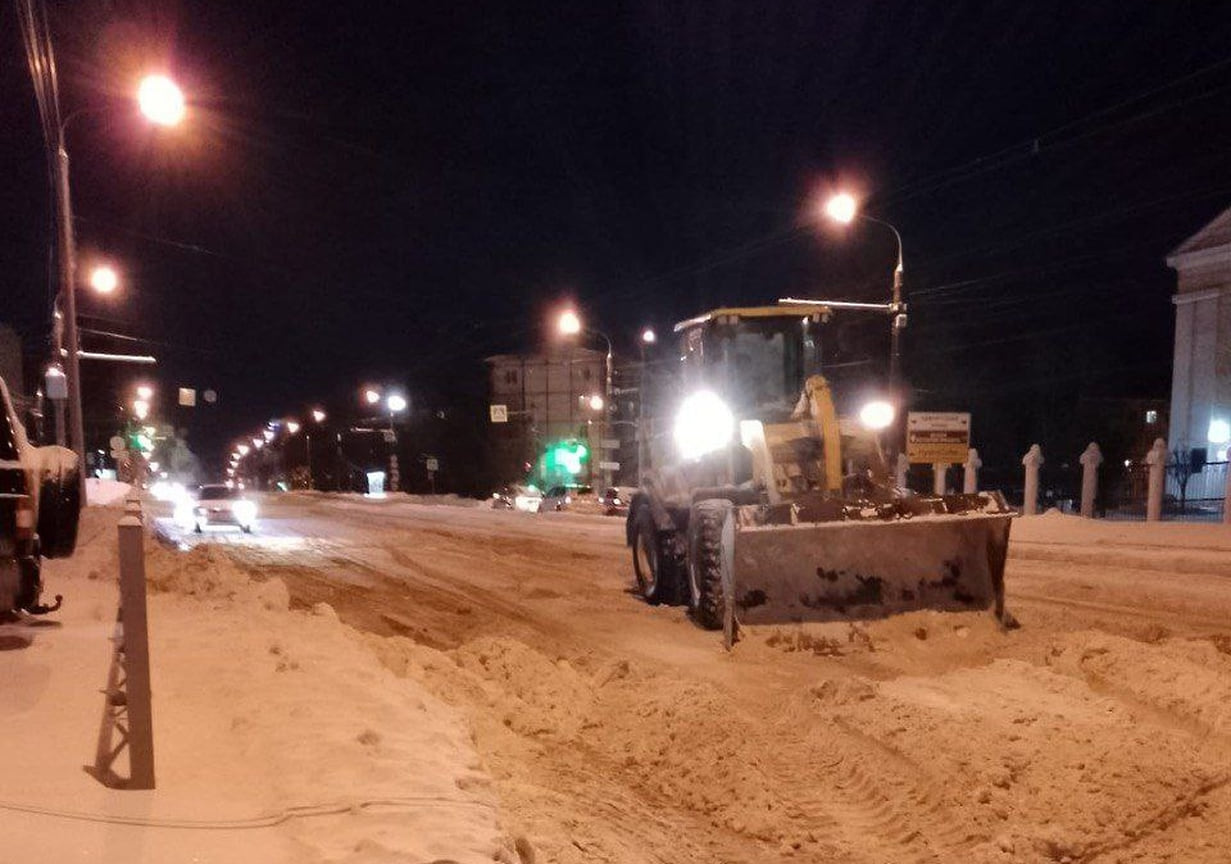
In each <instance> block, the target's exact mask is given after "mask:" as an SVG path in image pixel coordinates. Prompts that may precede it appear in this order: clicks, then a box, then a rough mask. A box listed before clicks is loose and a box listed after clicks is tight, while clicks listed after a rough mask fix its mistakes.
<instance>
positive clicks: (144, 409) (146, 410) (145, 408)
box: [133, 399, 150, 420]
mask: <svg viewBox="0 0 1231 864" xmlns="http://www.w3.org/2000/svg"><path fill="white" fill-rule="evenodd" d="M133 414H135V415H136V416H137V419H138V420H144V419H145V418H146V417H149V416H150V403H149V402H148V401H146V400H145V399H136V400H134V401H133Z"/></svg>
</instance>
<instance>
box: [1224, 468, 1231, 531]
mask: <svg viewBox="0 0 1231 864" xmlns="http://www.w3.org/2000/svg"><path fill="white" fill-rule="evenodd" d="M1222 524H1224V525H1231V463H1229V464H1228V465H1227V481H1226V487H1225V489H1224V491H1223V493H1222Z"/></svg>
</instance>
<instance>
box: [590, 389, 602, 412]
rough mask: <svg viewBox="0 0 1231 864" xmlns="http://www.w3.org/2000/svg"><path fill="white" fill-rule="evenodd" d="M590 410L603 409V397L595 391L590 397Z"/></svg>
mask: <svg viewBox="0 0 1231 864" xmlns="http://www.w3.org/2000/svg"><path fill="white" fill-rule="evenodd" d="M590 410H591V411H602V410H603V397H602V396H599V395H598V394H597V393H595V394H594V395H593V396H591V397H590Z"/></svg>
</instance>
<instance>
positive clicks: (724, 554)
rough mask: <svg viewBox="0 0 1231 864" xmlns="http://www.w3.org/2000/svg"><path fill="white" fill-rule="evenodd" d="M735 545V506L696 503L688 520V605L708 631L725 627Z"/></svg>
mask: <svg viewBox="0 0 1231 864" xmlns="http://www.w3.org/2000/svg"><path fill="white" fill-rule="evenodd" d="M734 544H735V506H734V505H733V504H732V503H731V502H730V501H727V500H726V499H725V498H711V499H707V500H705V501H698V502H697V503H696V504H694V505H693V506H692V514H691V515H690V516H689V519H688V588H689V598H688V599H689V605H690V606H691V608H692V612H693V615H694V616H695V617H696V619H697V622H698V623H700V624H701V626H702V627H704V628H706V629H707V630H719V629H722V627H723V626H724V621H725V619H726V613H727V590H728V589H727V588H726V587H724V583H725V584H726V585H729V584H730V582H731V565H732V553H733V551H734Z"/></svg>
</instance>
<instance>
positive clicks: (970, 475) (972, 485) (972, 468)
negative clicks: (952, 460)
mask: <svg viewBox="0 0 1231 864" xmlns="http://www.w3.org/2000/svg"><path fill="white" fill-rule="evenodd" d="M982 467H983V460H982V459H980V458H979V451H978V450H976V449H975V448H973V447H971V448H970V450H968V451H967V453H966V464H965V465H963V466H962V491H963V492H965V493H966V494H967V495H973V494H974V493H975V492H978V491H979V469H980V468H982Z"/></svg>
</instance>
